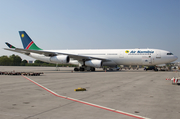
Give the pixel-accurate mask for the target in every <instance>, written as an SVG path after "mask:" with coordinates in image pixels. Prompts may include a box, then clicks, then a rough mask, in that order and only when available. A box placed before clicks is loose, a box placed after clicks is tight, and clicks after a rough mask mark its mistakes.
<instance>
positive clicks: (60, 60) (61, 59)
mask: <svg viewBox="0 0 180 119" xmlns="http://www.w3.org/2000/svg"><path fill="white" fill-rule="evenodd" d="M50 62H52V63H58V64H66V63H69V56H67V55H58V56H53V57H50Z"/></svg>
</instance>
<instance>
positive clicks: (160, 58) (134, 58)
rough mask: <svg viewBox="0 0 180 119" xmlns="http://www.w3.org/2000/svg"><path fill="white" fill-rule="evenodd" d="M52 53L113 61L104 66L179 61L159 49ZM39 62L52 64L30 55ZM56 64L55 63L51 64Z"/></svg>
mask: <svg viewBox="0 0 180 119" xmlns="http://www.w3.org/2000/svg"><path fill="white" fill-rule="evenodd" d="M45 51H51V52H61V53H62V52H63V53H67V54H75V55H80V56H90V57H96V58H102V59H108V60H111V61H106V62H103V65H104V66H114V65H158V64H165V63H170V62H173V61H175V60H177V59H178V58H177V56H174V55H173V54H172V53H170V52H169V51H165V50H159V49H89V50H87V49H86V50H45ZM29 56H30V57H33V58H35V59H38V60H42V61H45V62H51V61H50V57H48V56H44V55H39V54H36V53H31V54H30V55H29ZM51 63H55V62H51ZM69 63H70V64H77V65H78V63H79V61H77V60H73V59H70V62H69Z"/></svg>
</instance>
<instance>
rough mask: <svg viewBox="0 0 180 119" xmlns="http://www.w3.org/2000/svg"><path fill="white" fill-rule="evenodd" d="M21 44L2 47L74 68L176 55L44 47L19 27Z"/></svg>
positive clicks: (135, 62)
mask: <svg viewBox="0 0 180 119" xmlns="http://www.w3.org/2000/svg"><path fill="white" fill-rule="evenodd" d="M19 35H20V38H21V41H22V44H23V47H24V49H23V48H4V49H5V50H9V51H13V52H18V53H22V54H25V55H27V56H30V57H32V58H35V59H37V60H41V61H44V62H48V63H54V64H68V63H69V64H74V65H78V66H79V67H75V68H74V71H85V70H86V71H95V68H101V67H103V66H107V67H115V68H117V69H119V68H118V67H117V65H146V66H155V65H158V64H165V63H170V62H173V61H175V60H177V59H178V57H177V56H175V55H173V53H171V52H169V51H166V50H160V49H84V50H82V49H79V50H43V49H41V48H39V47H38V46H37V45H36V44H35V43H34V41H33V40H32V39H31V38H30V37H29V36H28V34H27V33H26V32H25V31H19Z"/></svg>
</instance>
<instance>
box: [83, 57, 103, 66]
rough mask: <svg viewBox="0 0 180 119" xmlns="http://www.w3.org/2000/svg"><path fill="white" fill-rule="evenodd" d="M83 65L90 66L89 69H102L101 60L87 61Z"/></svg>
mask: <svg viewBox="0 0 180 119" xmlns="http://www.w3.org/2000/svg"><path fill="white" fill-rule="evenodd" d="M85 65H86V66H90V67H95V68H100V67H102V61H101V60H95V59H94V60H89V61H85Z"/></svg>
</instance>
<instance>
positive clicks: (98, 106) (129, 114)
mask: <svg viewBox="0 0 180 119" xmlns="http://www.w3.org/2000/svg"><path fill="white" fill-rule="evenodd" d="M22 76H23V77H24V78H26V79H28V80H29V81H31V82H32V83H34V84H36V85H38V86H39V87H41V88H43V89H44V90H46V91H48V92H50V93H51V94H53V95H55V96H57V97H60V98H64V99H67V100H71V101H74V102H78V103H82V104H86V105H89V106H93V107H97V108H100V109H104V110H108V111H111V112H115V113H119V114H123V115H126V116H130V117H134V118H137V119H149V118H147V117H142V116H139V115H135V114H131V113H127V112H123V111H120V110H116V109H112V108H108V107H104V106H101V105H97V104H93V103H89V102H85V101H82V100H78V99H75V98H71V97H67V96H63V95H59V94H57V93H56V92H54V91H52V90H50V89H48V88H46V87H44V86H43V85H41V84H39V83H37V82H35V81H33V80H32V79H30V78H28V77H26V76H24V75H22Z"/></svg>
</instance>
